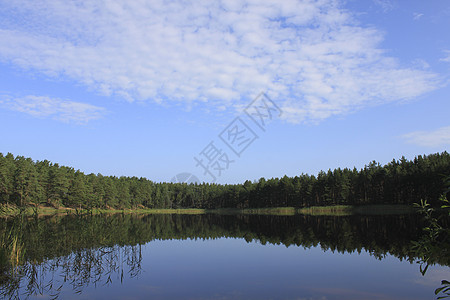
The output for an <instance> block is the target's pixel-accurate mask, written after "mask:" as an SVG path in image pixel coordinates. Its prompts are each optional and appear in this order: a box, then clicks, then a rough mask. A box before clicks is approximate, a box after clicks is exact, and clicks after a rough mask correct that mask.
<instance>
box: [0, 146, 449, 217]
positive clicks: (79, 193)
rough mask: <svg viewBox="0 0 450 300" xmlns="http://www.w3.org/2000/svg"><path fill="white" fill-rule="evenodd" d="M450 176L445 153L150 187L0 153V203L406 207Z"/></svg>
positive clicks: (434, 195) (434, 197) (434, 199)
mask: <svg viewBox="0 0 450 300" xmlns="http://www.w3.org/2000/svg"><path fill="white" fill-rule="evenodd" d="M449 175H450V155H449V153H447V152H442V153H435V154H430V155H418V156H416V157H415V158H414V159H413V160H407V159H406V158H404V157H402V158H401V159H400V160H396V159H393V160H392V161H391V162H389V163H387V164H386V165H384V166H382V165H380V164H379V163H377V162H375V161H373V162H371V163H369V164H368V165H366V166H365V167H364V168H361V169H360V170H358V169H356V168H353V169H348V168H344V169H341V168H337V169H334V170H328V171H327V172H325V171H321V172H319V173H318V174H317V175H309V174H303V173H302V174H300V175H298V176H295V177H288V176H284V177H282V178H270V179H265V178H260V179H259V180H258V181H253V182H252V181H250V180H247V181H245V182H244V183H243V184H223V185H222V184H211V183H201V184H186V183H166V182H162V183H161V182H159V183H157V182H153V181H151V180H149V179H147V178H143V177H140V178H138V177H125V176H121V177H116V176H103V175H101V174H93V173H91V174H84V173H83V172H82V171H80V170H75V169H74V168H73V167H67V166H60V165H59V164H58V163H52V162H50V161H48V160H43V161H34V160H32V159H31V158H26V157H23V156H14V155H13V154H11V153H8V154H6V155H3V154H2V153H0V204H3V205H16V206H18V207H27V206H35V207H36V206H38V205H48V206H52V207H73V208H83V209H92V208H115V209H125V208H132V209H135V208H204V209H216V208H237V209H245V208H266V207H296V208H302V207H309V206H329V205H366V204H407V205H409V204H413V203H417V202H419V201H420V200H427V201H428V203H430V204H431V205H433V206H440V205H441V203H439V196H440V195H441V193H442V191H443V190H444V188H445V183H444V178H445V177H447V176H449Z"/></svg>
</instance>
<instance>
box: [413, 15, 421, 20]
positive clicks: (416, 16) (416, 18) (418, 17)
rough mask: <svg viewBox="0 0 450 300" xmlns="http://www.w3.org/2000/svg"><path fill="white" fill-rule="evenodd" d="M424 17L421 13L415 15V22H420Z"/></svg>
mask: <svg viewBox="0 0 450 300" xmlns="http://www.w3.org/2000/svg"><path fill="white" fill-rule="evenodd" d="M422 17H423V14H421V13H413V19H414V20H419V19H420V18H422Z"/></svg>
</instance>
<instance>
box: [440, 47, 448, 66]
mask: <svg viewBox="0 0 450 300" xmlns="http://www.w3.org/2000/svg"><path fill="white" fill-rule="evenodd" d="M444 53H445V55H446V57H444V58H441V59H440V61H445V62H448V63H450V50H444Z"/></svg>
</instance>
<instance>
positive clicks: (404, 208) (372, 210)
mask: <svg viewBox="0 0 450 300" xmlns="http://www.w3.org/2000/svg"><path fill="white" fill-rule="evenodd" d="M414 211H415V210H414V208H413V207H412V206H408V205H365V206H351V205H334V206H311V207H305V208H299V209H297V208H294V207H271V208H253V209H251V208H248V209H237V208H220V209H195V208H181V209H155V208H137V209H98V208H95V209H92V210H91V211H89V210H85V209H83V210H77V209H74V208H52V207H39V209H38V211H37V212H38V216H48V215H57V214H58V215H60V214H91V213H92V214H116V213H125V214H188V215H198V214H221V215H235V214H245V215H279V216H293V215H296V214H303V215H312V216H324V215H330V216H348V215H352V214H370V215H374V214H379V215H385V214H404V213H413V212H414ZM35 212H36V211H35V209H34V208H33V207H27V208H26V209H24V210H20V209H19V208H18V207H16V206H13V205H8V206H6V205H3V206H0V217H8V216H15V215H18V214H20V213H22V214H24V215H28V216H32V215H34V214H35Z"/></svg>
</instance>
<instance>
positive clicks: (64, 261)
mask: <svg viewBox="0 0 450 300" xmlns="http://www.w3.org/2000/svg"><path fill="white" fill-rule="evenodd" d="M141 262H142V253H141V245H135V246H117V245H116V246H112V247H101V248H97V249H80V250H76V251H74V252H73V253H71V254H70V255H68V256H63V257H58V258H54V259H50V260H46V261H44V262H42V263H37V262H32V261H29V262H26V263H25V264H23V265H21V266H16V267H15V268H14V270H12V272H13V273H12V274H11V275H12V276H11V278H10V281H8V282H2V286H1V295H2V297H4V298H10V299H11V298H19V297H20V296H24V297H28V296H31V295H50V296H51V297H53V298H58V296H59V293H60V292H61V290H62V289H63V287H70V288H71V289H72V290H73V291H74V292H75V293H77V294H80V293H82V291H83V289H85V288H87V287H88V286H90V285H93V286H94V287H96V286H97V285H109V284H112V283H113V281H116V280H120V282H121V283H122V282H123V280H124V278H125V277H130V278H133V277H136V276H138V275H139V274H140V272H141ZM20 292H22V295H20V294H19V293H20Z"/></svg>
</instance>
